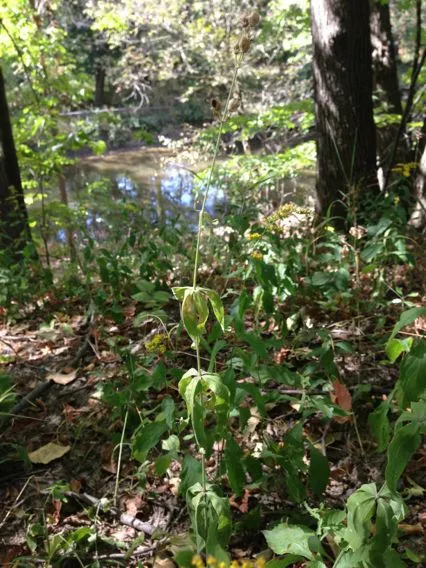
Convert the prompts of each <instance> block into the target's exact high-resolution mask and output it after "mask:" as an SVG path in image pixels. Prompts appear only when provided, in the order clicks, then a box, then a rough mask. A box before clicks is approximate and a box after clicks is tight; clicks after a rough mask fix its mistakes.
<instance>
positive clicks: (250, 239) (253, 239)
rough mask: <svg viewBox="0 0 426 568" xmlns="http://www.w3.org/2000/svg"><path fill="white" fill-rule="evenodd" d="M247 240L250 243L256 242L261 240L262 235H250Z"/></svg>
mask: <svg viewBox="0 0 426 568" xmlns="http://www.w3.org/2000/svg"><path fill="white" fill-rule="evenodd" d="M247 238H248V240H249V241H256V240H259V239H261V238H262V235H261V234H260V233H250V234H249V235H248V237H247Z"/></svg>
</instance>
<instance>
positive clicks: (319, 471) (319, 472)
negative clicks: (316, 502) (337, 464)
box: [309, 446, 330, 496]
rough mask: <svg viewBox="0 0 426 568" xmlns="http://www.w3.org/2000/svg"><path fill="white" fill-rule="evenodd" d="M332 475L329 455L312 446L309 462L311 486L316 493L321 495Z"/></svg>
mask: <svg viewBox="0 0 426 568" xmlns="http://www.w3.org/2000/svg"><path fill="white" fill-rule="evenodd" d="M329 476H330V466H329V464H328V459H327V457H326V456H325V455H324V454H322V453H321V452H320V451H319V450H317V449H316V448H315V447H314V446H311V461H310V464H309V486H310V487H311V489H312V491H313V492H314V494H315V495H317V496H319V495H321V494H322V493H323V492H324V491H325V488H326V487H327V483H328V478H329Z"/></svg>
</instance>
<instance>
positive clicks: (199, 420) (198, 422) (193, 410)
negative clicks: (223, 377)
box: [179, 369, 210, 449]
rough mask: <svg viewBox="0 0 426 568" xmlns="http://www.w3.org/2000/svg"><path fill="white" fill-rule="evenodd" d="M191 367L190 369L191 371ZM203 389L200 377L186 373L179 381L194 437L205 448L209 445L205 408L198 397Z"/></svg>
mask: <svg viewBox="0 0 426 568" xmlns="http://www.w3.org/2000/svg"><path fill="white" fill-rule="evenodd" d="M192 371H193V369H191V372H192ZM202 391H203V385H202V383H201V377H200V376H199V375H198V373H197V376H193V375H192V376H191V375H189V374H188V373H185V375H184V376H183V377H182V378H181V380H180V381H179V392H180V394H181V396H182V398H183V399H184V400H185V402H186V407H187V409H188V414H189V416H190V417H191V424H192V428H193V430H194V434H195V439H196V440H197V444H198V445H199V446H200V447H201V448H205V449H207V448H208V446H209V445H210V444H209V442H208V436H207V433H206V431H205V428H204V415H205V410H204V407H203V405H202V404H201V401H200V399H199V395H200V393H201V392H202Z"/></svg>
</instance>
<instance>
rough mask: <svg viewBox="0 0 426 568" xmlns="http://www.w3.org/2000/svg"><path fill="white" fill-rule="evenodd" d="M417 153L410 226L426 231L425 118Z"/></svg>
mask: <svg viewBox="0 0 426 568" xmlns="http://www.w3.org/2000/svg"><path fill="white" fill-rule="evenodd" d="M418 152H419V155H420V162H419V167H418V170H417V174H416V181H415V185H414V195H415V198H416V203H415V205H414V210H413V213H412V215H411V219H410V225H411V226H412V227H415V228H416V229H423V230H425V229H426V118H425V119H424V122H423V128H422V133H421V138H420V140H419V145H418Z"/></svg>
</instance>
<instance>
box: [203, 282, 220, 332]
mask: <svg viewBox="0 0 426 568" xmlns="http://www.w3.org/2000/svg"><path fill="white" fill-rule="evenodd" d="M201 290H202V291H203V292H205V294H206V295H207V297H208V299H209V300H210V303H211V305H212V308H213V313H214V315H215V316H216V319H217V321H218V322H219V324H220V327H221V328H222V330H224V329H225V311H224V309H223V304H222V300H221V299H220V296H219V294H218V293H217V292H216V291H215V290H209V289H207V288H201Z"/></svg>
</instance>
